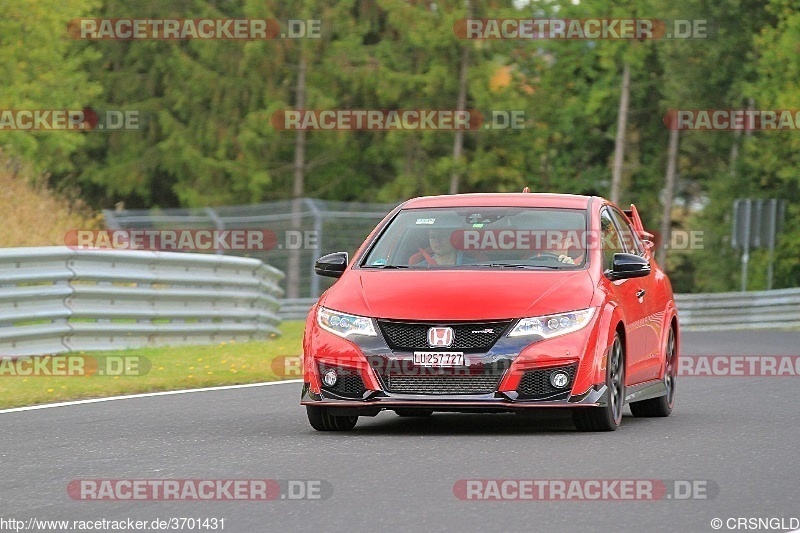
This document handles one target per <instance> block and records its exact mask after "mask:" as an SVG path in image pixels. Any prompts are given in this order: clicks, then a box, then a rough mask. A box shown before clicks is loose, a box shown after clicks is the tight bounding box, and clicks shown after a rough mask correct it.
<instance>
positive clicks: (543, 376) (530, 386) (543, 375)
mask: <svg viewBox="0 0 800 533" xmlns="http://www.w3.org/2000/svg"><path fill="white" fill-rule="evenodd" d="M577 366H578V365H569V366H557V367H553V368H546V369H542V370H528V371H527V372H525V373H524V374H523V375H522V379H521V380H520V382H519V386H518V387H517V392H518V393H519V394H520V397H524V398H525V399H537V398H546V397H549V396H554V395H556V394H563V393H565V392H569V391H570V389H571V387H572V381H573V380H574V379H575V371H576V370H577ZM558 370H560V371H563V372H564V373H566V374H567V376H569V381H568V382H567V386H566V387H564V388H563V389H557V388H555V387H553V386H552V385H551V384H550V375H551V374H552V373H553V372H556V371H558Z"/></svg>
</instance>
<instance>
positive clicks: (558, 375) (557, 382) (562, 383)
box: [550, 372, 569, 389]
mask: <svg viewBox="0 0 800 533" xmlns="http://www.w3.org/2000/svg"><path fill="white" fill-rule="evenodd" d="M567 383H569V376H568V375H566V374H565V373H564V372H553V373H552V374H550V384H551V385H552V386H553V387H555V388H557V389H563V388H564V387H566V386H567Z"/></svg>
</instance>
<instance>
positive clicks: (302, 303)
mask: <svg viewBox="0 0 800 533" xmlns="http://www.w3.org/2000/svg"><path fill="white" fill-rule="evenodd" d="M314 302H315V299H313V298H298V299H286V300H282V301H281V308H280V315H281V318H283V319H284V320H298V319H304V318H305V317H306V315H307V314H308V309H309V308H310V307H311V306H312V305H313V304H314ZM675 303H676V305H677V306H678V320H679V321H680V325H681V327H682V328H683V329H686V330H695V331H703V330H732V329H739V330H741V329H765V328H800V288H797V289H778V290H771V291H752V292H720V293H708V294H676V295H675Z"/></svg>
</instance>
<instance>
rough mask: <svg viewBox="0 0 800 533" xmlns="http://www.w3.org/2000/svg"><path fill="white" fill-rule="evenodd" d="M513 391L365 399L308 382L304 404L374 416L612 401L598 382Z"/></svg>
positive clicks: (372, 394)
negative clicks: (568, 388) (554, 393)
mask: <svg viewBox="0 0 800 533" xmlns="http://www.w3.org/2000/svg"><path fill="white" fill-rule="evenodd" d="M514 396H515V395H514V393H513V391H512V392H494V393H490V394H457V395H456V394H442V395H439V394H436V395H432V394H431V395H426V394H392V393H387V392H384V391H380V390H367V391H366V392H365V393H364V396H363V398H361V399H346V398H341V397H337V396H336V395H334V394H330V393H328V392H326V391H324V390H323V391H322V392H321V394H316V393H314V392H312V391H311V389H310V387H309V386H308V384H307V383H306V384H305V385H304V386H303V394H302V398H301V402H300V403H301V404H302V405H308V406H315V407H328V408H332V409H335V410H336V411H337V412H339V414H351V415H352V414H358V415H362V416H372V415H376V414H378V413H379V412H380V411H382V410H385V409H389V410H393V409H424V410H432V411H444V412H448V411H449V412H519V411H525V410H531V409H542V408H573V407H578V408H580V407H603V406H605V405H606V404H607V402H608V389H607V387H606V386H605V385H595V386H593V387H591V388H590V389H589V390H588V391H586V392H585V393H583V394H578V395H567V396H566V397H565V398H562V399H556V400H521V399H518V398H515V397H514Z"/></svg>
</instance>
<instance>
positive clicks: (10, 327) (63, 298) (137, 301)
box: [0, 246, 283, 357]
mask: <svg viewBox="0 0 800 533" xmlns="http://www.w3.org/2000/svg"><path fill="white" fill-rule="evenodd" d="M281 278H283V273H282V272H280V271H279V270H278V269H276V268H274V267H271V266H267V265H264V264H263V263H262V262H261V261H259V260H257V259H249V258H242V257H229V256H219V255H204V254H188V253H165V252H144V251H110V250H105V251H88V250H72V249H70V248H66V247H57V246H53V247H40V248H6V249H0V355H2V356H12V357H13V356H19V355H36V354H52V353H64V352H74V351H81V350H106V349H117V348H130V347H138V346H145V345H159V344H161V345H166V344H183V343H189V344H203V343H211V342H219V341H224V340H251V339H258V338H266V337H268V336H270V335H272V334H279V333H280V331H279V330H278V329H277V325H278V324H279V323H280V318H279V317H278V314H277V310H278V306H279V300H278V298H279V297H280V296H281V295H282V290H281V289H280V288H279V287H278V281H279V280H280V279H281Z"/></svg>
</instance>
